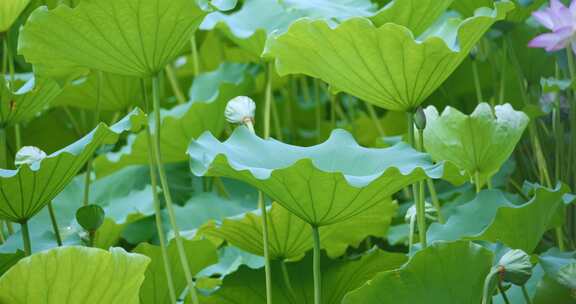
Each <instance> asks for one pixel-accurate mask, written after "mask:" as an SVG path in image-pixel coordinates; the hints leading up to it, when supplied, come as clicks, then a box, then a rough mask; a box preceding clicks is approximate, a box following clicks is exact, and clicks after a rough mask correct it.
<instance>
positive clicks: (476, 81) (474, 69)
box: [472, 59, 484, 103]
mask: <svg viewBox="0 0 576 304" xmlns="http://www.w3.org/2000/svg"><path fill="white" fill-rule="evenodd" d="M472 75H473V76H474V87H475V88H476V100H477V101H478V103H481V102H482V101H483V100H484V98H483V97H482V86H481V84H480V75H479V73H478V65H477V64H476V59H472Z"/></svg>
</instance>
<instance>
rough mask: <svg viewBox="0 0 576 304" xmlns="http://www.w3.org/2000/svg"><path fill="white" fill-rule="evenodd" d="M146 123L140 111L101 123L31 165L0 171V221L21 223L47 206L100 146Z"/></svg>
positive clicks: (114, 140) (113, 141) (112, 141)
mask: <svg viewBox="0 0 576 304" xmlns="http://www.w3.org/2000/svg"><path fill="white" fill-rule="evenodd" d="M145 123H146V116H145V115H144V113H143V112H142V111H141V110H140V109H136V110H134V111H132V112H131V113H130V114H129V115H127V116H126V117H124V118H123V119H122V120H120V121H119V122H118V123H116V124H114V125H112V126H110V127H109V126H107V125H106V124H104V123H101V124H99V125H98V127H96V129H94V130H93V131H92V132H90V133H89V134H88V135H86V136H84V137H83V138H81V139H79V140H78V141H76V142H74V143H73V144H71V145H69V146H67V147H65V148H63V149H61V150H59V151H56V152H54V153H52V154H50V155H48V156H47V157H46V158H44V159H43V160H41V161H39V162H36V163H33V164H31V165H22V166H21V167H20V168H18V169H16V170H5V169H0V194H1V195H0V218H2V219H4V220H9V221H13V222H20V221H25V220H27V219H29V218H31V217H32V216H34V215H35V214H36V213H38V211H40V210H41V209H42V208H43V207H44V206H46V204H48V203H49V202H50V201H52V199H53V198H54V197H56V195H58V193H60V192H61V191H62V190H63V189H64V187H65V186H66V185H67V184H68V183H69V182H70V181H71V180H72V178H74V176H75V175H76V173H78V171H80V169H82V167H83V166H84V164H85V163H86V161H87V160H88V159H89V158H90V157H92V154H93V153H94V151H96V149H97V148H98V147H100V146H101V145H103V144H111V143H115V142H116V141H117V140H118V137H119V136H120V134H121V133H123V132H125V131H137V130H139V129H140V128H141V126H142V125H143V124H145Z"/></svg>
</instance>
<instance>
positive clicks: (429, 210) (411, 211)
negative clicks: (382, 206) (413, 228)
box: [404, 202, 436, 222]
mask: <svg viewBox="0 0 576 304" xmlns="http://www.w3.org/2000/svg"><path fill="white" fill-rule="evenodd" d="M424 214H425V215H426V218H428V219H430V220H433V221H434V220H436V217H435V216H434V214H436V208H434V206H433V205H432V204H430V203H429V202H426V203H424ZM415 217H416V204H414V205H412V206H410V208H408V210H406V215H405V216H404V220H405V221H406V222H410V220H411V219H413V218H415Z"/></svg>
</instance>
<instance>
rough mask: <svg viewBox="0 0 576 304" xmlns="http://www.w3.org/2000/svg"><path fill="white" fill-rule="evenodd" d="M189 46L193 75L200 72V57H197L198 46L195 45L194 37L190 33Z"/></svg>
mask: <svg viewBox="0 0 576 304" xmlns="http://www.w3.org/2000/svg"><path fill="white" fill-rule="evenodd" d="M190 48H191V49H192V67H193V71H194V76H198V74H200V59H199V58H198V46H197V45H196V37H195V36H194V35H192V38H190Z"/></svg>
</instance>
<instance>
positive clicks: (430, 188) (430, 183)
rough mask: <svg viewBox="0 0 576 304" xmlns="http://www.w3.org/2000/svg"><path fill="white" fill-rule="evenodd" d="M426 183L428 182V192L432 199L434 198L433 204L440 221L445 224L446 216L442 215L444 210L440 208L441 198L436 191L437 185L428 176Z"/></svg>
mask: <svg viewBox="0 0 576 304" xmlns="http://www.w3.org/2000/svg"><path fill="white" fill-rule="evenodd" d="M426 183H427V184H428V192H430V199H431V200H432V205H434V208H435V209H436V213H437V214H438V223H440V224H444V217H443V216H442V211H441V210H440V200H439V199H438V194H437V193H436V187H435V186H434V181H432V179H430V178H428V179H426Z"/></svg>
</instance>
